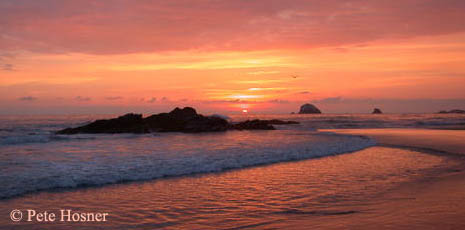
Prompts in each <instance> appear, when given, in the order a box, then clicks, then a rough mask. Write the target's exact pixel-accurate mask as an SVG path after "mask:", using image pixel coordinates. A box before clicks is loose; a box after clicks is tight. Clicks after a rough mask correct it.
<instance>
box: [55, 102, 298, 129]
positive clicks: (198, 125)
mask: <svg viewBox="0 0 465 230" xmlns="http://www.w3.org/2000/svg"><path fill="white" fill-rule="evenodd" d="M273 124H274V125H284V124H298V122H295V121H281V120H276V119H275V120H258V119H257V120H247V121H243V122H239V123H230V122H228V121H227V120H226V119H224V118H222V117H220V116H203V115H201V114H198V113H197V111H195V109H194V108H191V107H185V108H183V109H180V108H175V109H174V110H172V111H171V112H169V113H159V114H154V115H151V116H149V117H146V118H143V117H142V114H134V113H128V114H126V115H123V116H120V117H117V118H113V119H103V120H96V121H94V122H92V123H90V124H87V125H84V126H80V127H76V128H66V129H63V130H60V131H58V132H56V133H57V134H79V133H95V134H98V133H151V132H184V133H199V132H219V131H226V130H273V129H275V128H274V126H273Z"/></svg>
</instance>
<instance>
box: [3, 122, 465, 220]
mask: <svg viewBox="0 0 465 230" xmlns="http://www.w3.org/2000/svg"><path fill="white" fill-rule="evenodd" d="M320 131H321V132H331V133H337V132H340V133H344V134H349V133H350V134H351V135H362V136H366V137H371V138H374V139H375V140H376V143H377V144H376V145H374V146H373V147H368V148H365V149H363V150H356V151H354V152H350V153H346V154H340V155H332V156H326V157H319V158H312V159H308V160H300V161H295V160H292V161H291V162H282V163H277V164H266V165H263V166H261V165H259V166H253V167H247V168H243V169H232V170H226V171H223V172H219V173H211V172H210V173H206V174H205V173H201V174H193V175H186V176H181V177H166V178H161V179H158V180H149V181H141V182H130V183H117V184H113V185H105V186H97V187H94V186H91V187H80V188H75V189H69V188H57V189H51V190H47V191H42V192H34V193H28V194H25V195H22V196H19V197H13V198H11V199H3V200H1V201H0V205H1V206H2V209H1V210H2V214H1V215H2V216H3V217H4V218H2V219H1V221H0V225H1V226H4V227H6V228H13V227H14V229H35V228H37V229H39V228H44V227H46V228H47V229H75V228H76V227H79V228H80V229H94V228H96V227H97V226H98V228H99V229H131V228H134V229H153V228H157V229H158V228H162V229H242V228H246V229H247V228H250V229H288V228H293V229H308V228H313V229H340V228H348V229H372V228H373V227H376V228H380V229H392V228H395V229H411V228H422V229H437V228H443V227H446V228H447V229H460V228H462V227H463V226H464V225H465V223H464V222H463V221H461V219H462V218H461V217H463V215H464V212H463V210H462V209H461V207H463V205H464V204H465V203H464V202H465V200H464V198H463V197H465V196H464V195H465V186H464V185H465V180H464V178H465V177H464V175H465V173H464V169H465V167H464V162H465V161H464V159H463V157H462V155H461V154H462V153H463V152H462V150H463V149H464V147H465V146H464V144H463V143H461V141H460V140H461V138H462V137H465V135H464V133H465V132H464V131H456V130H431V129H398V128H397V129H354V130H341V129H338V130H320ZM445 135H446V136H452V137H453V138H445ZM385 136H386V137H385ZM415 137H419V138H418V139H416V138H415ZM424 140H427V141H426V142H425V141H424ZM435 140H436V142H435ZM423 143H425V144H423ZM399 146H400V147H399ZM438 146H447V147H445V148H441V147H438ZM451 146H454V148H453V149H452V148H451ZM11 209H19V210H28V209H32V210H35V211H37V212H40V211H42V212H43V211H49V212H55V213H57V214H58V215H59V213H60V211H61V209H65V210H72V211H73V212H79V213H81V212H99V213H100V212H101V213H108V217H107V221H105V222H67V221H56V222H37V221H34V220H33V221H31V222H28V221H21V222H12V221H11V220H10V219H9V218H5V217H8V216H9V214H8V212H10V210H11Z"/></svg>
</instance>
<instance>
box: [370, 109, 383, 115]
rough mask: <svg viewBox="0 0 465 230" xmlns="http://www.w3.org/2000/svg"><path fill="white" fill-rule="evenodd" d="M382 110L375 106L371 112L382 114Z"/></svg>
mask: <svg viewBox="0 0 465 230" xmlns="http://www.w3.org/2000/svg"><path fill="white" fill-rule="evenodd" d="M382 113H383V112H382V111H381V109H378V108H375V109H373V112H372V114H382Z"/></svg>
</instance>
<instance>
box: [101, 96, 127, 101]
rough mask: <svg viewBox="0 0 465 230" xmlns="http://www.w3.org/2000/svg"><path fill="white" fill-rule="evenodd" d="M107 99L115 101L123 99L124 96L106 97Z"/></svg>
mask: <svg viewBox="0 0 465 230" xmlns="http://www.w3.org/2000/svg"><path fill="white" fill-rule="evenodd" d="M105 99H107V100H109V101H115V100H121V99H123V97H120V96H115V97H106V98H105Z"/></svg>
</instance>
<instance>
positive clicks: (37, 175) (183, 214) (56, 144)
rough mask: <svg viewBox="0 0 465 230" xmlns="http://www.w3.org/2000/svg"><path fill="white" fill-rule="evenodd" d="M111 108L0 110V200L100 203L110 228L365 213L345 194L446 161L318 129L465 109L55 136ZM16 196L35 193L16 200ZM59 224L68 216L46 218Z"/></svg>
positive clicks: (428, 124)
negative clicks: (250, 127)
mask: <svg viewBox="0 0 465 230" xmlns="http://www.w3.org/2000/svg"><path fill="white" fill-rule="evenodd" d="M110 117H115V115H66V116H57V115H54V116H1V117H0V198H1V200H0V205H1V206H2V207H4V208H2V209H4V210H9V209H11V208H13V207H14V208H23V209H26V208H28V207H31V206H32V207H42V208H52V209H53V208H58V207H57V206H66V207H73V208H74V209H78V210H79V209H87V210H89V209H90V210H96V209H97V210H99V209H104V210H106V211H110V212H113V214H111V215H110V219H111V218H113V219H112V220H113V222H112V223H111V224H109V225H108V227H109V229H127V228H128V227H129V226H132V225H131V223H132V224H135V225H136V226H139V227H138V228H154V227H155V228H160V227H170V226H171V227H173V228H188V227H189V226H191V227H192V226H195V227H194V228H210V227H211V228H216V227H218V228H235V227H237V226H249V227H253V226H261V224H260V223H262V222H263V223H265V224H267V223H268V222H267V221H264V220H265V219H269V221H271V222H276V221H279V220H281V219H283V218H285V217H288V216H293V215H302V214H304V215H313V216H319V217H321V216H327V215H329V216H337V215H344V214H351V213H357V212H360V211H363V210H359V209H354V208H351V207H352V205H353V204H354V203H357V202H362V201H363V200H366V198H367V197H370V196H376V195H377V194H378V193H379V191H387V190H389V189H391V188H393V187H394V186H396V185H398V184H400V183H403V182H405V181H409V180H413V179H415V178H418V177H425V175H429V174H431V173H434V172H436V171H437V170H440V169H444V168H448V167H450V166H451V162H450V159H448V158H447V157H441V156H436V155H431V154H425V153H422V152H421V151H420V152H418V151H414V150H408V149H398V148H391V147H383V146H375V145H376V142H375V141H374V140H372V139H370V138H367V137H364V136H359V135H345V134H336V133H332V132H322V131H319V129H347V128H351V129H353V128H409V129H417V128H430V129H431V128H433V129H434V128H443V129H444V128H450V129H456V128H457V127H463V126H464V124H465V115H453V114H383V115H372V114H323V115H231V116H230V118H231V120H232V121H241V120H245V119H255V118H260V119H275V118H276V119H282V120H295V121H299V122H300V124H297V125H281V126H275V127H277V130H272V131H264V130H257V131H227V132H218V133H216V132H215V133H200V134H186V133H151V134H111V135H110V134H98V135H97V134H96V135H91V134H80V135H69V136H67V135H55V134H54V132H55V131H57V130H60V129H62V128H66V127H74V126H79V125H83V124H86V123H89V122H91V121H93V120H95V119H100V118H110ZM353 152H356V153H355V154H345V153H353ZM301 162H305V163H301ZM269 165H272V167H271V168H267V167H265V168H264V169H261V168H260V167H262V166H269ZM94 189H95V190H94ZM88 191H91V192H88ZM70 193H71V196H68V195H69V194H70ZM66 194H67V195H66ZM53 197H55V199H54V198H53ZM69 197H72V198H69ZM77 197H79V199H77ZM23 198H24V199H29V198H33V199H32V200H30V201H29V202H27V203H24V202H20V201H21V199H23ZM112 200H113V201H112ZM18 206H20V207H18ZM118 210H119V212H118ZM247 210H249V211H250V212H249V211H247ZM140 213H142V214H140ZM139 214H140V215H143V216H144V218H143V219H140V218H139V217H138V215H139ZM127 215H129V216H130V217H127ZM131 215H132V217H131ZM225 220H230V221H226V222H222V221H225ZM271 222H270V223H271ZM26 226H27V225H26ZM58 226H59V227H60V228H63V227H69V228H70V229H72V227H73V226H74V225H63V224H61V225H54V226H51V227H58ZM86 226H87V225H86ZM92 226H93V227H95V225H92V224H89V225H88V227H90V228H92Z"/></svg>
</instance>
